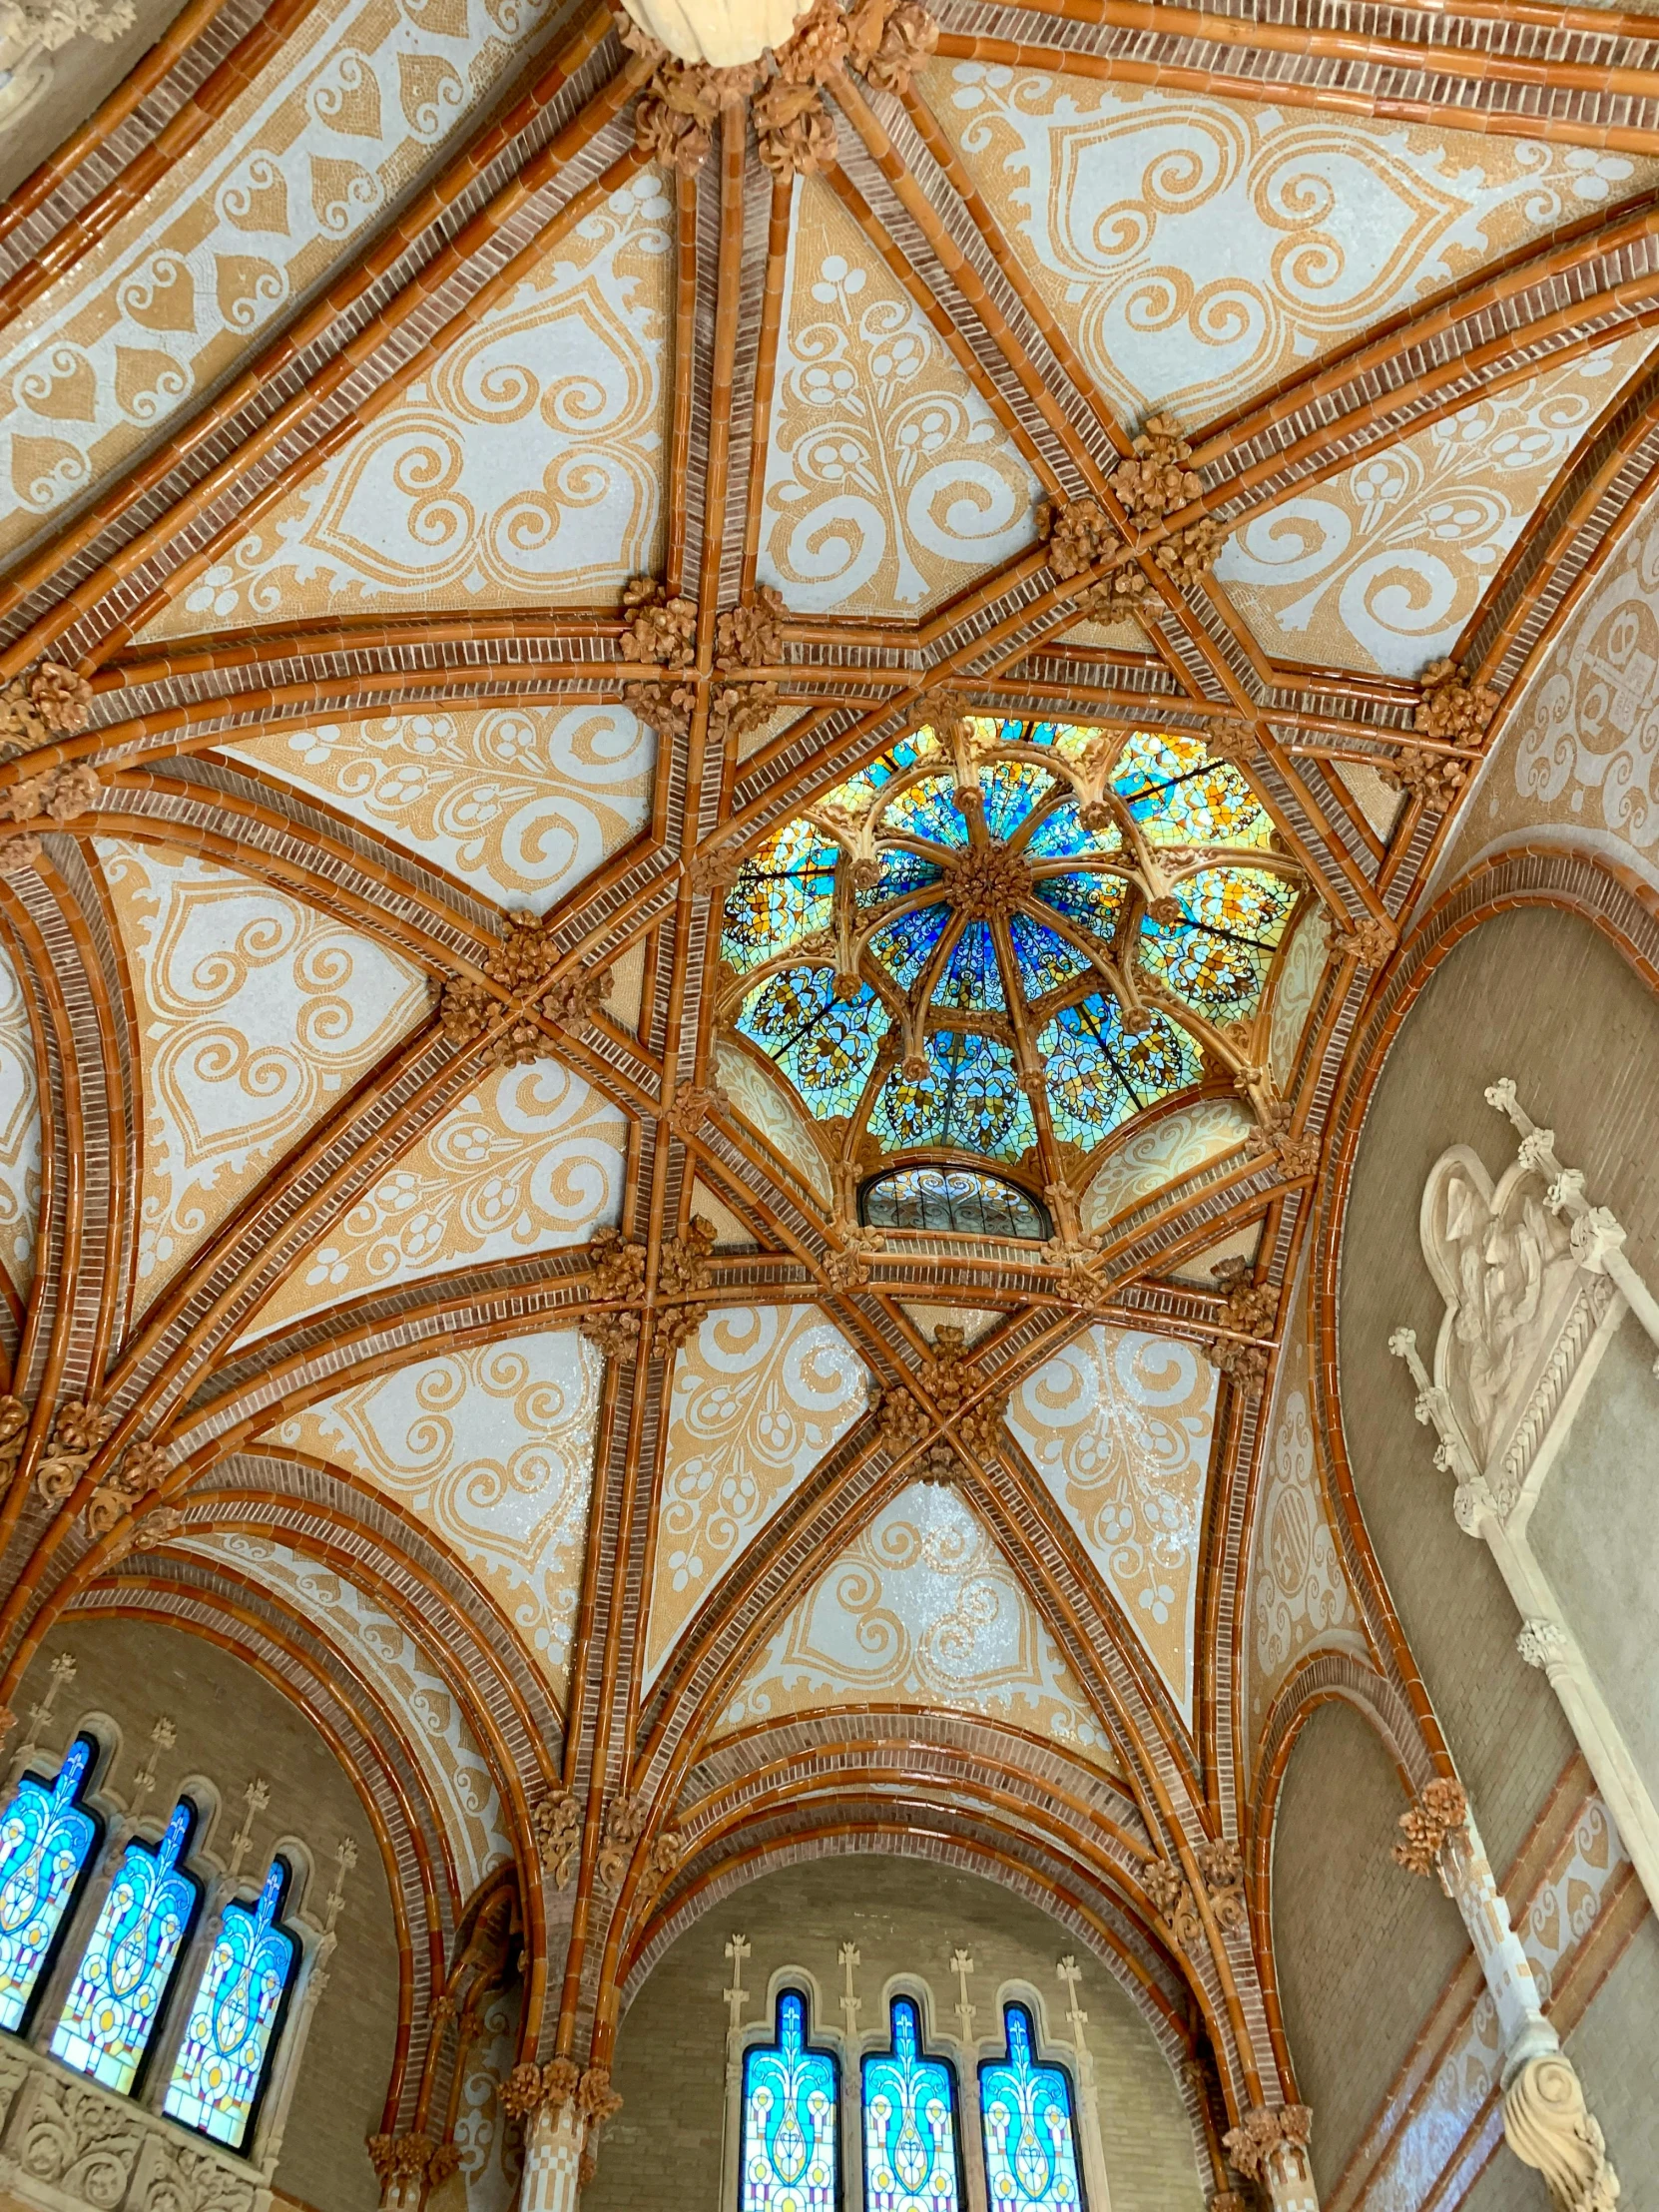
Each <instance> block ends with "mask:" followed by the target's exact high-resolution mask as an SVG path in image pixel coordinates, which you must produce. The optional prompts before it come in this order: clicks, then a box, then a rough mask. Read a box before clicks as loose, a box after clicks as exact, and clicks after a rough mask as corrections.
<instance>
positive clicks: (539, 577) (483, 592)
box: [144, 170, 673, 638]
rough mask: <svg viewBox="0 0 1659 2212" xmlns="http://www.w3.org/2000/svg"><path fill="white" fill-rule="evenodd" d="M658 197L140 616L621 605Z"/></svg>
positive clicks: (663, 419)
mask: <svg viewBox="0 0 1659 2212" xmlns="http://www.w3.org/2000/svg"><path fill="white" fill-rule="evenodd" d="M670 206H671V204H670V201H669V199H668V196H667V192H666V190H665V187H664V184H663V180H662V178H661V176H660V175H659V173H658V172H657V171H655V170H647V171H644V172H642V173H641V174H640V175H638V176H636V177H633V178H631V179H630V180H629V181H628V183H627V184H625V185H623V186H621V187H620V188H619V189H618V190H617V191H616V192H614V193H612V195H611V196H610V198H609V200H608V201H607V202H606V203H605V205H604V206H603V207H602V208H599V209H597V210H596V211H595V212H594V213H593V214H591V215H589V216H586V217H584V218H583V219H582V221H580V222H579V223H577V224H576V225H575V226H574V227H573V228H572V229H570V230H569V231H567V232H566V233H565V234H564V235H563V236H562V237H561V238H560V239H559V240H558V241H557V243H556V244H554V245H551V246H550V247H549V248H548V250H547V253H546V254H545V255H544V256H543V258H542V260H541V261H540V262H539V263H538V264H537V265H536V267H535V268H534V269H533V270H532V271H531V273H530V275H529V276H528V277H525V278H524V280H523V282H522V283H520V284H519V285H518V286H517V287H516V288H515V289H514V291H513V292H512V294H511V295H510V297H508V298H507V299H505V300H504V301H502V302H500V303H499V304H497V305H496V306H495V307H494V308H493V309H491V311H490V312H489V313H487V314H485V315H483V316H481V317H480V319H479V320H478V321H477V322H476V323H474V324H472V325H470V326H469V327H468V328H467V330H466V331H465V332H464V334H463V335H462V336H460V337H459V338H457V339H456V340H455V342H454V343H453V344H452V345H451V346H450V347H449V349H448V351H447V352H445V353H444V354H443V356H442V357H441V359H440V360H439V361H438V363H437V366H436V367H435V368H434V369H433V370H432V372H431V374H430V375H428V376H424V377H418V378H416V380H415V381H414V382H413V383H411V384H410V385H409V386H408V387H407V389H406V390H405V391H404V392H402V393H401V394H400V396H399V397H398V398H397V399H396V400H394V401H393V402H392V403H391V404H390V405H389V406H388V407H387V408H386V410H385V412H384V413H383V414H381V415H378V416H377V417H376V418H375V419H374V420H373V421H371V422H369V423H368V424H366V425H365V426H364V427H363V428H362V429H361V430H359V431H358V433H357V435H356V436H355V437H354V438H352V439H351V440H350V442H349V443H348V444H347V445H346V446H345V447H344V449H343V450H342V451H341V452H339V453H337V454H336V455H335V456H334V457H333V458H332V459H331V460H328V461H325V462H324V463H323V465H322V466H321V467H320V468H319V469H317V470H316V471H315V472H314V474H312V475H311V476H310V477H308V478H307V479H306V480H305V481H304V482H302V483H301V484H300V485H298V487H297V488H296V489H295V490H293V491H291V492H290V493H289V494H288V495H287V497H286V498H285V499H283V500H282V501H281V502H280V504H279V505H278V506H277V508H276V509H275V510H274V511H273V513H272V514H271V516H270V518H269V519H268V520H265V521H262V522H261V524H260V526H259V527H258V528H257V529H255V530H252V531H250V532H249V533H248V535H247V536H246V537H245V538H243V539H242V540H241V541H240V542H239V543H238V544H237V545H236V546H235V547H234V548H233V550H232V552H231V554H230V555H229V557H228V558H227V559H226V560H223V561H220V562H217V563H216V564H215V565H214V566H213V567H212V568H210V569H209V570H208V571H207V572H206V574H205V575H204V576H203V577H202V578H201V579H200V581H199V582H197V583H195V584H194V585H192V586H191V587H190V588H189V589H188V590H187V591H185V592H184V593H183V594H182V595H181V596H180V597H179V598H178V599H176V600H174V601H172V602H171V603H170V604H169V606H168V607H167V608H166V609H165V610H164V611H163V612H162V613H161V614H160V615H159V616H158V617H157V618H156V620H155V621H154V622H153V623H151V625H150V627H149V628H148V630H147V631H146V632H145V633H144V634H145V636H147V637H158V638H159V637H178V636H181V635H184V634H187V633H190V632H193V631H199V630H212V629H214V628H216V627H217V626H218V625H219V624H220V623H227V622H232V623H258V622H272V621H276V620H277V618H278V617H279V618H280V619H281V620H283V621H298V620H303V619H304V618H305V617H306V616H321V615H332V616H349V615H353V614H363V613H383V612H389V611H397V612H401V613H415V612H429V611H433V610H437V609H442V608H456V609H472V608H478V607H512V606H546V605H547V604H548V603H549V602H552V603H553V604H555V605H558V606H570V605H578V606H581V605H589V604H596V603H603V604H607V605H609V604H614V603H615V602H616V600H617V599H618V598H619V597H620V594H621V590H622V586H623V584H624V582H625V581H626V580H627V579H628V578H629V577H630V576H634V575H637V574H642V573H648V572H653V571H655V570H656V569H657V568H659V567H660V566H661V562H662V544H661V541H662V526H663V513H664V501H663V482H662V476H663V448H664V439H665V436H666V434H667V424H668V406H669V333H670V326H671V320H672V311H673V293H672V283H673V264H672V260H671V257H670V253H669V247H670V231H669V227H668V226H669V218H670Z"/></svg>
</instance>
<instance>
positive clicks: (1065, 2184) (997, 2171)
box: [979, 2004, 1083, 2212]
mask: <svg viewBox="0 0 1659 2212" xmlns="http://www.w3.org/2000/svg"><path fill="white" fill-rule="evenodd" d="M1002 2017H1003V2022H1004V2025H1005V2027H1006V2029H1007V2035H1008V2055H1007V2057H1006V2058H987V2059H984V2060H982V2061H981V2063H980V2067H979V2111H980V2116H981V2119H982V2120H983V2122H984V2129H985V2188H986V2191H987V2193H988V2195H989V2197H990V2201H991V2204H992V2206H993V2208H994V2212H1075V2208H1076V2207H1077V2206H1079V2205H1081V2204H1082V2202H1083V2185H1082V2182H1081V2180H1080V2179H1079V2178H1078V2172H1077V2140H1076V2134H1075V2131H1074V2129H1073V2126H1072V2108H1071V2083H1070V2081H1069V2080H1068V2079H1067V2077H1066V2072H1065V2069H1064V2067H1062V2066H1040V2065H1038V2063H1037V2058H1036V2053H1035V2051H1034V2049H1033V2047H1032V2045H1033V2036H1032V2029H1031V2015H1030V2013H1029V2012H1028V2011H1027V2010H1026V2009H1025V2007H1024V2005H1023V2004H1009V2005H1005V2006H1004V2008H1003V2013H1002Z"/></svg>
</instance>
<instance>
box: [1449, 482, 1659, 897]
mask: <svg viewBox="0 0 1659 2212" xmlns="http://www.w3.org/2000/svg"><path fill="white" fill-rule="evenodd" d="M1656 610H1659V499H1650V500H1649V501H1648V503H1647V505H1646V507H1645V508H1644V509H1643V510H1642V511H1641V513H1640V514H1639V515H1638V516H1637V518H1636V519H1635V521H1634V522H1633V524H1632V526H1631V528H1630V529H1629V531H1628V532H1627V533H1626V535H1625V537H1624V540H1623V543H1622V544H1621V545H1620V546H1619V547H1618V548H1617V550H1616V552H1615V553H1614V555H1613V557H1612V558H1611V559H1610V560H1609V561H1608V562H1607V564H1606V565H1605V567H1604V568H1603V569H1602V571H1601V573H1600V575H1599V576H1598V577H1597V578H1596V580H1595V582H1594V584H1593V585H1592V587H1591V589H1590V590H1589V591H1588V592H1587V593H1586V594H1585V596H1584V599H1583V600H1582V602H1581V603H1580V604H1579V606H1578V607H1577V608H1576V609H1575V611H1574V612H1573V614H1572V616H1571V618H1570V620H1569V621H1568V622H1567V624H1566V625H1565V627H1564V628H1563V629H1562V631H1561V633H1560V635H1559V637H1558V638H1557V639H1556V640H1555V642H1554V644H1553V645H1552V646H1551V647H1550V649H1549V651H1548V652H1547V653H1546V654H1544V655H1543V656H1542V658H1541V661H1540V665H1539V667H1538V670H1537V673H1536V675H1535V676H1534V678H1533V680H1532V682H1531V683H1530V684H1529V685H1528V687H1527V691H1526V694H1525V696H1524V698H1523V699H1522V701H1521V702H1520V704H1519V706H1518V708H1517V709H1516V712H1515V715H1514V717H1513V720H1512V722H1511V723H1510V725H1509V728H1508V730H1507V731H1506V734H1505V741H1504V744H1503V746H1502V748H1501V753H1500V756H1499V759H1498V762H1497V765H1495V766H1494V767H1493V768H1492V769H1491V770H1490V771H1489V772H1488V773H1487V775H1486V776H1485V777H1484V778H1483V780H1482V782H1481V785H1480V792H1479V799H1478V801H1477V803H1476V805H1474V806H1473V807H1471V808H1470V809H1469V810H1468V814H1467V818H1466V820H1465V823H1464V825H1463V828H1462V830H1461V832H1460V834H1459V837H1458V842H1457V845H1456V848H1455V850H1454V853H1453V855H1452V856H1451V858H1450V859H1448V861H1447V862H1446V869H1443V870H1442V871H1441V872H1442V874H1444V875H1445V879H1446V880H1450V879H1451V875H1450V874H1449V873H1447V872H1446V870H1451V871H1454V872H1455V873H1456V874H1461V872H1462V871H1463V869H1464V868H1465V867H1466V866H1467V865H1468V864H1469V861H1470V860H1471V859H1472V858H1473V857H1474V855H1475V853H1476V852H1477V851H1479V850H1480V849H1482V848H1484V847H1485V846H1487V845H1488V844H1490V843H1491V842H1493V841H1494V840H1496V841H1502V839H1503V837H1504V836H1505V835H1506V834H1508V833H1511V832H1513V831H1514V830H1517V829H1521V828H1525V827H1528V826H1530V825H1531V824H1533V823H1537V822H1548V823H1552V824H1556V825H1559V826H1561V827H1563V828H1566V829H1569V830H1571V831H1572V832H1573V833H1574V834H1575V835H1576V836H1578V837H1581V838H1583V839H1585V840H1587V841H1593V842H1595V843H1598V844H1600V845H1601V846H1602V848H1603V849H1604V850H1606V851H1607V852H1608V853H1609V854H1610V856H1612V857H1613V858H1615V859H1617V860H1619V861H1620V862H1622V863H1623V864H1624V865H1625V866H1627V867H1630V868H1633V869H1634V870H1635V871H1636V872H1637V873H1638V874H1640V875H1643V876H1645V877H1646V878H1647V880H1648V881H1650V882H1659V612H1656Z"/></svg>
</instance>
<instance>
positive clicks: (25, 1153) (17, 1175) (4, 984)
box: [0, 948, 40, 1298]
mask: <svg viewBox="0 0 1659 2212" xmlns="http://www.w3.org/2000/svg"><path fill="white" fill-rule="evenodd" d="M39 1222H40V1080H39V1077H38V1075H37V1073H36V1069H35V1040H34V1032H33V1030H32V1029H31V1028H30V1025H29V1010H28V1008H27V1006H26V1005H25V1004H24V1000H23V990H22V986H21V984H20V983H19V982H18V979H17V970H16V968H15V967H13V965H12V962H11V957H10V955H9V954H8V953H7V952H6V951H5V950H4V949H3V948H0V1266H4V1268H5V1271H6V1274H7V1277H8V1278H9V1280H10V1282H11V1285H12V1288H13V1289H14V1290H15V1291H16V1292H17V1294H18V1296H19V1297H20V1298H27V1297H28V1295H29V1287H30V1285H31V1284H32V1283H33V1282H34V1279H35V1239H36V1236H37V1234H38V1230H39Z"/></svg>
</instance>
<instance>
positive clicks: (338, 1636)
mask: <svg viewBox="0 0 1659 2212" xmlns="http://www.w3.org/2000/svg"><path fill="white" fill-rule="evenodd" d="M178 1548H179V1549H180V1550H182V1551H188V1552H194V1553H195V1554H196V1555H197V1556H198V1557H199V1558H203V1559H207V1560H209V1561H210V1562H212V1563H214V1564H216V1565H221V1566H225V1567H229V1568H230V1569H231V1570H232V1572H233V1573H235V1572H238V1571H240V1572H241V1573H243V1574H245V1575H246V1576H247V1577H248V1579H249V1580H250V1581H251V1582H257V1583H259V1584H261V1585H262V1586H263V1587H264V1588H266V1589H268V1590H270V1591H271V1592H272V1594H273V1595H274V1596H275V1597H277V1598H280V1599H282V1600H284V1601H285V1602H286V1603H287V1604H289V1605H290V1606H292V1608H293V1610H294V1611H295V1612H296V1613H297V1614H298V1615H299V1616H300V1618H301V1619H302V1620H308V1621H310V1622H312V1623H313V1624H314V1625H315V1627H316V1628H317V1630H318V1631H319V1632H320V1633H321V1634H322V1635H323V1636H325V1637H327V1638H328V1639H329V1640H330V1641H331V1642H332V1643H334V1644H335V1645H337V1646H338V1647H339V1649H340V1650H342V1651H343V1652H345V1653H346V1655H347V1657H348V1658H349V1660H350V1661H351V1662H352V1663H354V1664H355V1665H356V1666H357V1667H358V1668H359V1669H360V1670H361V1672H362V1674H363V1676H364V1678H365V1679H366V1680H367V1681H368V1682H369V1683H370V1684H372V1685H373V1686H374V1688H375V1689H377V1690H378V1691H379V1693H380V1695H381V1696H382V1697H383V1698H385V1700H386V1701H387V1703H388V1704H389V1705H390V1707H391V1709H392V1711H393V1712H394V1713H397V1714H399V1715H400V1716H401V1718H402V1720H403V1722H404V1725H405V1727H406V1728H407V1730H408V1735H409V1741H410V1743H411V1744H412V1746H413V1749H414V1755H415V1758H416V1759H417V1760H418V1761H419V1763H420V1766H421V1769H422V1771H423V1772H424V1774H425V1776H426V1780H427V1784H428V1787H429V1788H430V1789H431V1792H432V1798H433V1802H434V1804H435V1805H436V1806H437V1808H438V1812H439V1816H440V1818H441V1819H442V1821H443V1828H444V1834H445V1837H446V1839H447V1841H448V1844H449V1849H450V1852H451V1854H452V1856H453V1858H454V1861H455V1871H456V1875H457V1877H458V1886H459V1890H460V1894H461V1896H462V1897H463V1898H464V1897H467V1896H469V1895H470V1894H471V1892H472V1891H473V1890H475V1889H476V1888H477V1886H478V1884H479V1883H480V1882H482V1880H483V1879H484V1877H485V1875H487V1874H488V1873H490V1872H491V1870H492V1869H493V1868H496V1867H499V1866H502V1865H503V1864H505V1863H506V1862H507V1861H508V1860H510V1859H511V1858H512V1856H513V1848H512V1843H511V1841H510V1839H509V1838H508V1836H507V1833H506V1826H505V1821H504V1819H503V1815H502V1811H501V1799H500V1795H499V1793H498V1792H497V1790H496V1787H495V1784H494V1782H493V1781H492V1780H491V1778H490V1771H489V1767H488V1764H487V1763H486V1761H485V1759H484V1755H483V1753H482V1752H481V1751H480V1750H479V1748H478V1739H477V1738H476V1737H475V1736H474V1735H473V1733H472V1730H471V1728H470V1727H469V1726H468V1723H467V1719H466V1715H465V1714H464V1713H463V1711H462V1710H461V1704H460V1700H459V1699H458V1698H457V1697H456V1696H455V1694H454V1692H453V1691H452V1690H451V1689H450V1687H449V1685H448V1684H447V1683H446V1682H445V1681H444V1679H443V1677H442V1676H441V1675H440V1674H439V1673H438V1671H437V1669H436V1668H435V1667H434V1666H433V1665H432V1663H431V1661H430V1660H429V1659H428V1658H427V1657H426V1655H425V1653H424V1652H423V1651H422V1650H421V1648H420V1645H419V1644H418V1643H417V1642H416V1640H415V1638H414V1637H413V1636H411V1635H410V1634H409V1632H408V1630H407V1629H406V1628H405V1627H404V1626H403V1624H402V1623H401V1622H400V1621H399V1620H398V1619H397V1618H396V1616H395V1615H394V1614H391V1613H388V1612H387V1611H386V1609H385V1607H384V1606H381V1605H377V1604H376V1603H375V1602H374V1600H373V1599H372V1598H370V1597H367V1596H365V1595H364V1593H363V1592H362V1591H361V1590H360V1589H359V1588H358V1587H357V1585H356V1584H355V1583H354V1582H349V1581H347V1580H346V1578H345V1577H344V1575H341V1574H336V1573H335V1572H334V1571H333V1569H332V1568H331V1567H325V1566H322V1565H320V1564H319V1563H318V1562H317V1561H316V1560H314V1559H308V1558H306V1557H305V1555H304V1553H303V1552H298V1551H295V1550H294V1549H293V1548H292V1546H291V1545H289V1544H284V1543H277V1542H276V1541H274V1540H273V1539H272V1538H271V1537H269V1536H247V1535H244V1534H242V1532H241V1531H240V1530H237V1529H219V1530H215V1531H213V1532H212V1533H210V1534H207V1535H202V1536H192V1537H189V1538H187V1539H186V1541H185V1542H184V1543H182V1544H181V1545H180V1546H179V1547H178Z"/></svg>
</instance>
